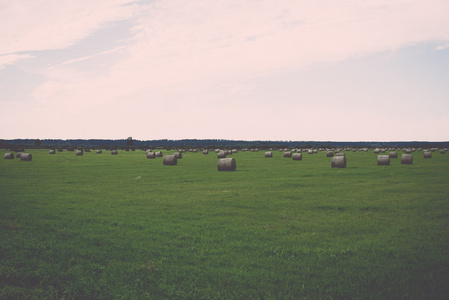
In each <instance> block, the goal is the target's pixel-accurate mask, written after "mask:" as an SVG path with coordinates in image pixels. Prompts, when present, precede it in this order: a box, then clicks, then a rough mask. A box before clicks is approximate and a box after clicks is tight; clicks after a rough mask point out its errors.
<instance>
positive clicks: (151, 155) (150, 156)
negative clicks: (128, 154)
mask: <svg viewBox="0 0 449 300" xmlns="http://www.w3.org/2000/svg"><path fill="white" fill-rule="evenodd" d="M147 158H156V153H154V152H151V151H150V152H147Z"/></svg>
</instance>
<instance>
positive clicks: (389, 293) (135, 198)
mask: <svg viewBox="0 0 449 300" xmlns="http://www.w3.org/2000/svg"><path fill="white" fill-rule="evenodd" d="M6 152H7V151H6V150H3V152H2V155H3V154H4V153H6ZM26 152H30V153H32V155H33V160H32V161H31V162H24V161H20V160H19V159H17V158H16V159H14V160H5V159H1V160H0V221H1V228H0V233H1V237H0V299H33V298H35V299H159V298H193V299H233V298H237V299H259V298H264V299H447V297H448V295H449V285H448V283H449V275H448V271H449V234H448V233H449V154H440V153H439V152H434V153H433V155H432V158H431V159H424V158H423V153H422V152H415V153H414V161H413V164H412V165H401V163H400V160H401V159H400V155H401V154H402V152H399V158H397V159H391V165H390V166H377V155H375V154H373V152H372V151H369V152H367V153H365V152H346V156H347V161H348V164H347V168H345V169H337V168H331V162H330V160H331V159H330V158H327V157H326V154H325V152H319V153H318V154H314V155H309V154H307V153H304V154H303V160H302V161H293V160H292V159H288V158H284V157H283V155H282V154H283V153H281V152H278V151H273V156H274V157H273V158H264V151H259V152H239V153H236V154H233V155H231V156H230V157H233V158H235V160H236V162H237V171H235V172H218V171H217V157H216V154H215V153H214V152H210V153H209V154H208V155H203V154H202V153H201V152H198V153H191V152H186V153H183V158H182V159H180V160H178V165H177V166H164V165H163V164H162V158H156V159H147V158H146V155H145V152H144V151H141V150H136V151H135V152H125V151H120V150H119V153H118V155H111V154H110V153H109V152H108V151H103V154H96V153H95V151H94V152H90V153H84V155H83V156H76V155H75V153H74V152H66V151H64V152H62V153H59V152H57V153H56V154H55V155H50V154H48V150H29V151H28V150H27V151H26ZM163 152H164V154H171V153H173V152H174V151H163Z"/></svg>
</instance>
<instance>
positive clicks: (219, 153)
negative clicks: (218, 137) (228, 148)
mask: <svg viewBox="0 0 449 300" xmlns="http://www.w3.org/2000/svg"><path fill="white" fill-rule="evenodd" d="M217 158H226V152H224V151H223V150H220V151H218V154H217Z"/></svg>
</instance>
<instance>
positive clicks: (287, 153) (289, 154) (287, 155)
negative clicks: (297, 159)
mask: <svg viewBox="0 0 449 300" xmlns="http://www.w3.org/2000/svg"><path fill="white" fill-rule="evenodd" d="M284 157H292V153H291V152H290V151H287V152H284Z"/></svg>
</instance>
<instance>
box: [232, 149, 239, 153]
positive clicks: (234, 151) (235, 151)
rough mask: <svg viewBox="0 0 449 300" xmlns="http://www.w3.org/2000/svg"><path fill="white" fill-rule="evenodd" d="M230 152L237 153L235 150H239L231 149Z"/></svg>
mask: <svg viewBox="0 0 449 300" xmlns="http://www.w3.org/2000/svg"><path fill="white" fill-rule="evenodd" d="M231 152H232V153H237V152H239V150H238V149H232V150H231Z"/></svg>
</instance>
